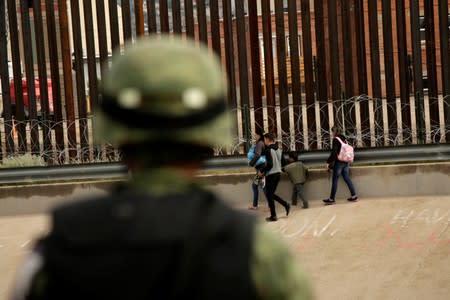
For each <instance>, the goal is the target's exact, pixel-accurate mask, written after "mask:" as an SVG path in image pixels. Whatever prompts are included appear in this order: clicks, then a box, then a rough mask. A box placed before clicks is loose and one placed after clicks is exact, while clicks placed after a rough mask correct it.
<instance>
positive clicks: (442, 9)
mask: <svg viewBox="0 0 450 300" xmlns="http://www.w3.org/2000/svg"><path fill="white" fill-rule="evenodd" d="M449 22H450V17H449V8H448V0H439V32H440V44H441V47H440V51H441V75H442V95H443V96H444V103H445V105H444V106H445V108H444V114H445V117H444V120H445V124H450V32H449V30H450V29H449V27H450V23H449ZM446 141H447V143H448V142H450V131H449V132H447V135H446Z"/></svg>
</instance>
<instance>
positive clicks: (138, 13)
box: [134, 0, 145, 36]
mask: <svg viewBox="0 0 450 300" xmlns="http://www.w3.org/2000/svg"><path fill="white" fill-rule="evenodd" d="M134 17H135V20H136V35H137V36H143V35H144V34H145V30H144V2H143V0H134Z"/></svg>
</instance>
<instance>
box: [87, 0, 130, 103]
mask: <svg viewBox="0 0 450 300" xmlns="http://www.w3.org/2000/svg"><path fill="white" fill-rule="evenodd" d="M83 10H84V28H85V33H86V37H85V38H86V56H87V69H88V79H89V82H88V86H89V101H88V104H89V107H90V109H91V111H92V110H93V108H94V107H95V106H96V105H97V103H98V86H97V80H98V79H97V66H96V64H97V61H96V54H95V41H94V24H93V16H92V2H91V1H90V0H83ZM130 34H131V32H130Z"/></svg>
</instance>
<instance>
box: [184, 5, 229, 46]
mask: <svg viewBox="0 0 450 300" xmlns="http://www.w3.org/2000/svg"><path fill="white" fill-rule="evenodd" d="M225 1H231V0H224V2H225ZM224 6H225V5H224ZM224 9H225V8H224ZM184 13H185V19H186V34H187V35H188V36H190V37H192V38H194V37H195V30H194V6H193V3H192V0H184ZM230 14H231V8H230Z"/></svg>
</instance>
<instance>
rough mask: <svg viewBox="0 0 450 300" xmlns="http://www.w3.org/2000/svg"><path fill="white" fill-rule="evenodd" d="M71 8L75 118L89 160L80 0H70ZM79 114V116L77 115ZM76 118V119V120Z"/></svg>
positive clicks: (85, 155)
mask: <svg viewBox="0 0 450 300" xmlns="http://www.w3.org/2000/svg"><path fill="white" fill-rule="evenodd" d="M70 4H71V5H70V8H71V9H70V10H71V15H72V35H73V47H74V54H75V57H74V58H75V61H74V64H73V65H74V67H75V79H76V91H77V98H76V101H77V108H78V114H77V113H75V120H76V119H78V127H79V133H80V147H81V149H80V150H81V152H80V154H81V156H80V158H81V159H82V161H87V160H89V151H88V150H89V135H88V130H87V129H88V128H87V119H86V118H87V114H86V87H85V82H84V59H83V43H82V41H81V19H80V5H79V0H71V1H70ZM77 115H78V116H77ZM75 120H74V121H75ZM75 124H76V122H73V123H72V122H71V126H74V127H75Z"/></svg>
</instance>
